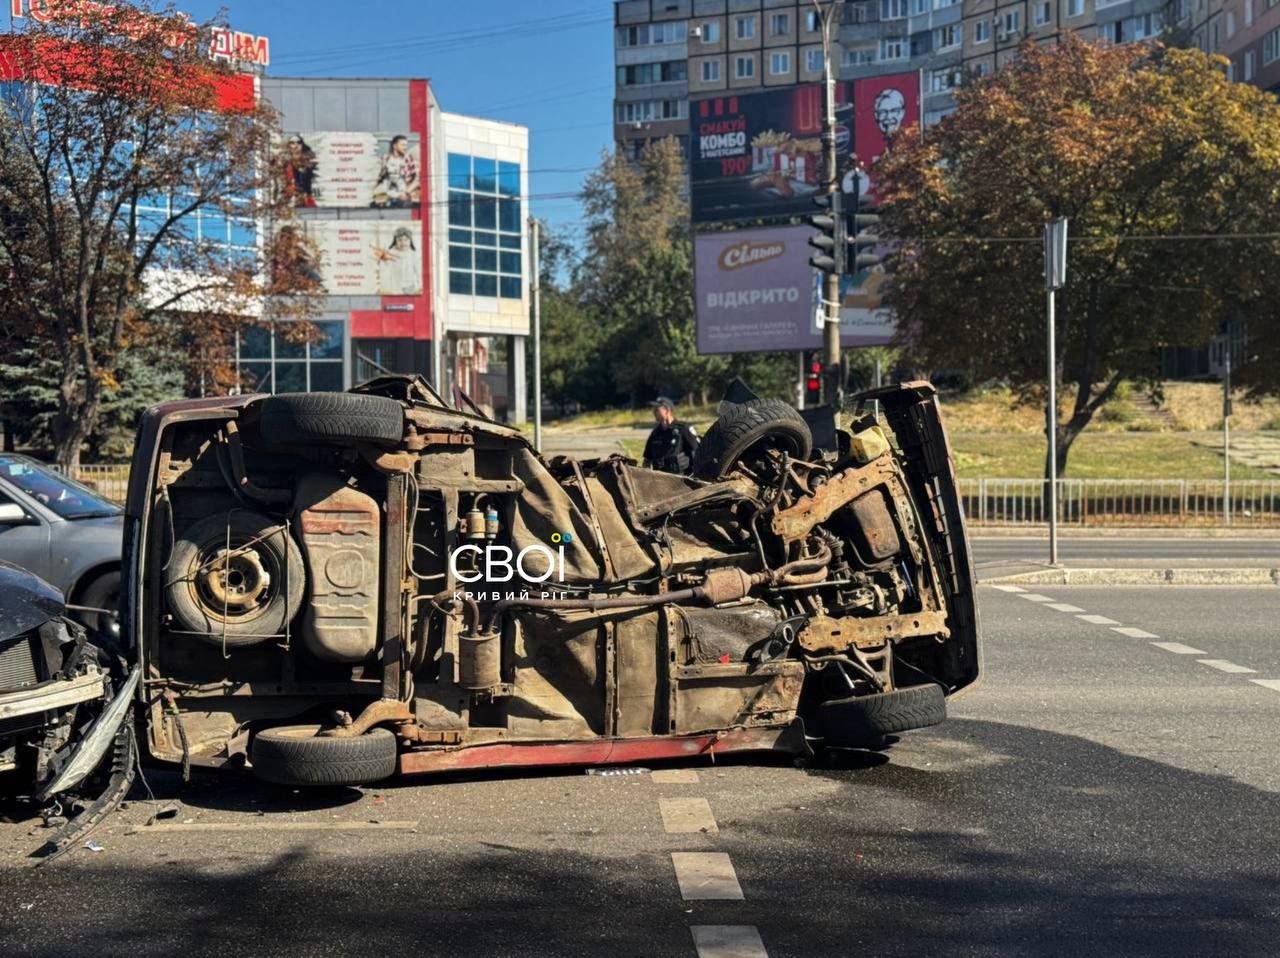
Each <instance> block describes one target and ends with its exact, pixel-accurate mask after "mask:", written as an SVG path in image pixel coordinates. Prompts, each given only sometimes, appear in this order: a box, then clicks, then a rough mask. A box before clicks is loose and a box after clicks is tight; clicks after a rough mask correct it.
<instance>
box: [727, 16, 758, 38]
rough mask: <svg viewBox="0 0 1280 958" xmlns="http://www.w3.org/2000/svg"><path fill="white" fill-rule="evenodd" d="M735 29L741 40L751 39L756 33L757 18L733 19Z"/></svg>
mask: <svg viewBox="0 0 1280 958" xmlns="http://www.w3.org/2000/svg"><path fill="white" fill-rule="evenodd" d="M733 29H734V33H735V34H736V35H737V37H738V39H739V40H750V39H752V38H753V37H754V36H755V35H756V18H755V17H738V18H737V19H736V20H734V21H733Z"/></svg>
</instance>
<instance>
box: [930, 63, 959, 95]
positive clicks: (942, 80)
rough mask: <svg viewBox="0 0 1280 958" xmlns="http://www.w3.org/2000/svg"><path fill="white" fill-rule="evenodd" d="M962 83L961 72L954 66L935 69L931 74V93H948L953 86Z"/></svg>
mask: <svg viewBox="0 0 1280 958" xmlns="http://www.w3.org/2000/svg"><path fill="white" fill-rule="evenodd" d="M959 85H960V72H959V71H958V70H956V69H955V68H953V67H947V68H946V69H943V70H934V71H933V73H931V74H930V75H929V91H930V92H931V93H946V92H947V91H948V90H950V89H951V88H952V87H957V86H959Z"/></svg>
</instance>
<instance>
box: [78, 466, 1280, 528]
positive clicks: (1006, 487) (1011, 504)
mask: <svg viewBox="0 0 1280 958" xmlns="http://www.w3.org/2000/svg"><path fill="white" fill-rule="evenodd" d="M74 477H75V478H76V479H78V480H79V481H81V482H83V483H84V484H85V485H87V486H89V487H91V488H92V489H94V490H95V491H96V492H98V493H99V494H101V495H103V496H105V497H106V498H108V499H112V500H114V501H116V502H123V501H124V498H125V492H126V490H127V489H128V485H129V466H128V465H93V466H81V467H80V468H79V469H78V470H77V471H76V472H75V474H74ZM960 496H961V499H962V500H963V501H964V510H965V515H966V517H967V518H968V520H969V522H970V524H972V525H975V526H1033V525H1040V524H1043V523H1045V522H1047V521H1048V519H1047V516H1048V511H1047V509H1046V506H1045V481H1044V480H1043V479H961V480H960ZM1229 504H1230V510H1229V511H1230V525H1232V526H1233V527H1240V528H1249V527H1256V528H1267V527H1271V528H1280V479H1276V480H1271V479H1252V480H1241V481H1238V482H1233V483H1231V493H1230V503H1229ZM1227 505H1228V502H1227V500H1226V497H1225V496H1224V483H1223V482H1222V480H1221V479H1059V480H1058V521H1059V522H1060V523H1062V524H1063V525H1065V526H1079V527H1089V526H1092V527H1101V526H1224V525H1227V524H1228V522H1227V514H1228V510H1227Z"/></svg>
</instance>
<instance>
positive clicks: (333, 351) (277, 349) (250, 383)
mask: <svg viewBox="0 0 1280 958" xmlns="http://www.w3.org/2000/svg"><path fill="white" fill-rule="evenodd" d="M287 325H291V323H290V322H288V321H283V320H282V321H280V322H279V323H275V324H271V325H270V326H253V327H250V328H249V329H246V330H243V331H242V332H241V333H240V337H239V343H238V349H237V355H238V359H239V363H240V372H241V374H242V377H243V380H244V388H245V389H246V390H249V391H251V392H269V393H304V392H330V391H341V390H342V389H344V388H345V386H346V384H345V382H344V378H345V377H344V376H343V341H344V337H345V333H346V329H345V327H346V324H345V323H344V322H343V321H342V320H340V319H336V320H334V319H322V320H315V321H313V322H312V324H311V325H313V326H314V327H315V328H316V330H317V333H318V335H317V337H316V338H315V339H313V340H312V341H307V340H305V339H302V340H301V341H300V340H299V339H298V338H297V337H295V336H289V335H285V333H286V330H285V329H284V328H283V327H285V326H287Z"/></svg>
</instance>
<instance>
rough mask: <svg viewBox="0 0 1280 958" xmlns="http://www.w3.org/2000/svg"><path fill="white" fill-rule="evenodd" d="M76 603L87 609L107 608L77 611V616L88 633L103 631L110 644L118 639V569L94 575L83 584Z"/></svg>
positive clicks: (114, 643) (116, 642)
mask: <svg viewBox="0 0 1280 958" xmlns="http://www.w3.org/2000/svg"><path fill="white" fill-rule="evenodd" d="M75 604H76V605H81V606H84V607H85V608H89V609H108V610H110V611H109V612H107V613H102V612H78V613H76V616H77V618H79V619H80V621H81V622H82V623H83V624H84V627H85V628H86V629H88V630H89V632H90V633H105V634H106V635H107V637H108V638H109V639H110V641H111V644H113V645H116V644H118V643H119V641H120V570H119V569H111V570H110V571H108V572H101V573H99V574H97V575H95V576H94V577H93V578H92V579H91V580H90V581H89V583H88V584H87V585H85V586H84V587H83V588H82V589H81V591H80V595H79V600H78V601H77V602H76V603H75Z"/></svg>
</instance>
